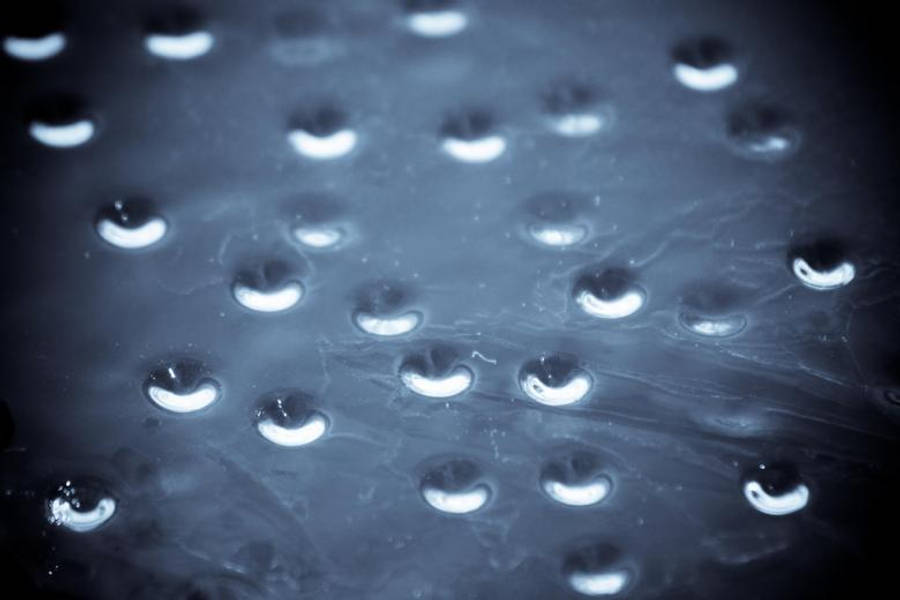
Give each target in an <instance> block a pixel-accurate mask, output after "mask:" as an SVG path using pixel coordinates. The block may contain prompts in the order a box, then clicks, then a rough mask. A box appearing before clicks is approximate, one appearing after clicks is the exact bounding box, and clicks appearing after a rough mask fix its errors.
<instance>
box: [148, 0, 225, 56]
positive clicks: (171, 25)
mask: <svg viewBox="0 0 900 600" xmlns="http://www.w3.org/2000/svg"><path fill="white" fill-rule="evenodd" d="M214 43H215V38H214V37H213V35H212V33H210V32H209V31H207V30H205V29H203V22H202V19H201V17H200V15H198V14H197V13H196V12H194V11H193V10H192V9H190V8H187V7H184V6H180V7H177V8H175V9H172V10H168V11H165V12H160V13H158V14H157V15H155V16H154V17H153V18H151V20H150V22H149V23H148V31H147V34H146V36H145V37H144V47H145V48H146V49H147V51H148V52H149V53H150V54H153V55H155V56H159V57H160V58H165V59H168V60H192V59H195V58H198V57H200V56H203V55H204V54H207V53H208V52H209V51H210V50H211V49H212V47H213V44H214Z"/></svg>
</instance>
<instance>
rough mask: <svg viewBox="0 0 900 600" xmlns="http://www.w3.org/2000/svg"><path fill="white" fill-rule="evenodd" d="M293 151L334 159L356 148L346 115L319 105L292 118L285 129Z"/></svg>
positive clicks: (307, 155)
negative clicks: (288, 126)
mask: <svg viewBox="0 0 900 600" xmlns="http://www.w3.org/2000/svg"><path fill="white" fill-rule="evenodd" d="M288 141H289V142H290V144H291V146H292V147H293V148H294V150H295V151H296V152H297V153H298V154H300V155H302V156H305V157H307V158H311V159H313V160H334V159H336V158H341V157H342V156H346V155H347V154H349V153H350V152H352V151H353V149H354V148H355V147H356V143H357V135H356V132H355V131H354V130H353V129H351V128H349V127H348V126H347V117H346V115H344V113H342V112H341V111H339V110H337V109H335V108H331V107H319V108H315V109H312V110H311V111H308V112H306V113H303V114H298V115H297V116H295V117H294V119H293V120H292V123H291V129H290V131H289V132H288Z"/></svg>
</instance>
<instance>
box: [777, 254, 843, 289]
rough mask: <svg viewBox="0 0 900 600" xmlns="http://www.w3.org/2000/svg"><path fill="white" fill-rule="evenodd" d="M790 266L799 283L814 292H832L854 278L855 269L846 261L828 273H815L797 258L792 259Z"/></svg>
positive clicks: (815, 271) (803, 261)
mask: <svg viewBox="0 0 900 600" xmlns="http://www.w3.org/2000/svg"><path fill="white" fill-rule="evenodd" d="M792 266H793V269H794V275H796V276H797V279H799V280H800V283H802V284H803V285H805V286H806V287H808V288H812V289H814V290H833V289H835V288H839V287H842V286H845V285H847V284H848V283H850V282H851V281H853V278H854V277H855V276H856V268H855V267H854V266H853V264H852V263H850V262H847V261H844V262H842V263H841V264H839V265H837V266H836V267H834V268H833V269H830V270H828V271H817V270H815V269H813V268H812V267H811V266H809V264H808V263H807V262H806V261H805V260H804V259H802V258H799V257H798V258H795V259H794V262H793V265H792Z"/></svg>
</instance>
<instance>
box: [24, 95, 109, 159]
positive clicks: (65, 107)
mask: <svg viewBox="0 0 900 600" xmlns="http://www.w3.org/2000/svg"><path fill="white" fill-rule="evenodd" d="M28 132H29V133H30V134H31V137H32V138H34V139H35V140H37V141H38V142H40V143H41V144H43V145H45V146H50V147H52V148H75V147H77V146H81V145H82V144H86V143H87V142H88V141H90V139H91V138H93V137H94V134H95V132H96V124H95V122H94V118H93V117H92V116H91V115H90V113H89V112H88V110H87V107H86V106H85V103H84V101H83V100H82V99H81V98H79V97H77V96H73V95H69V94H57V95H53V96H47V97H45V98H42V99H41V100H39V101H38V102H36V103H35V104H33V105H32V106H31V108H30V109H29V111H28Z"/></svg>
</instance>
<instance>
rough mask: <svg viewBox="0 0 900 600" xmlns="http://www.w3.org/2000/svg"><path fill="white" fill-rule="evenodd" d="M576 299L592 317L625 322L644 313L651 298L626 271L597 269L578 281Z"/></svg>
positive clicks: (575, 287) (575, 290) (574, 292)
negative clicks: (637, 313)
mask: <svg viewBox="0 0 900 600" xmlns="http://www.w3.org/2000/svg"><path fill="white" fill-rule="evenodd" d="M573 297H574V299H575V303H576V304H577V305H578V306H579V307H580V308H581V310H583V311H584V312H586V313H587V314H589V315H590V316H592V317H597V318H600V319H622V318H625V317H628V316H630V315H633V314H634V313H636V312H637V311H638V310H640V309H641V307H642V306H643V305H644V302H645V301H646V298H647V295H646V293H645V292H644V290H643V289H642V288H641V287H640V286H638V285H637V284H636V283H634V277H633V275H632V274H631V273H629V272H628V271H625V270H624V269H594V270H592V271H589V272H587V273H585V274H583V275H581V276H580V277H578V279H576V281H575V286H574V289H573Z"/></svg>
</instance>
